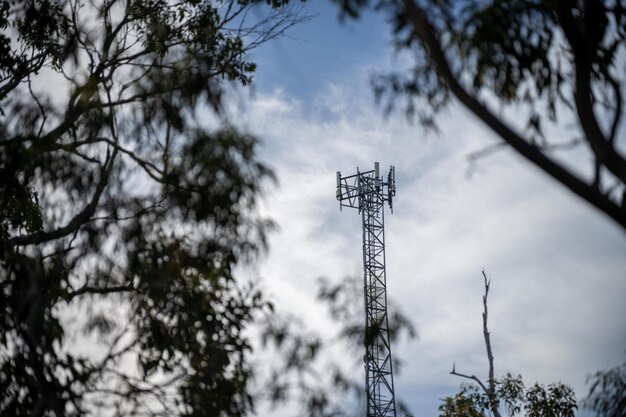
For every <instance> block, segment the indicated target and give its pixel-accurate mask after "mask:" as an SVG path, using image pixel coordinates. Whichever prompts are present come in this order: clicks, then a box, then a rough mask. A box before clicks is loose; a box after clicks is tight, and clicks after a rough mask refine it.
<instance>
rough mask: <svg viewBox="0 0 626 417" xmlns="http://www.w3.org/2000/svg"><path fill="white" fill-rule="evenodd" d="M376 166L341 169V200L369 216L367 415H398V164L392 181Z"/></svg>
mask: <svg viewBox="0 0 626 417" xmlns="http://www.w3.org/2000/svg"><path fill="white" fill-rule="evenodd" d="M374 167H375V168H374V170H373V171H365V172H360V171H359V169H358V168H357V173H356V174H354V175H350V176H347V177H342V176H341V172H337V200H339V203H340V208H343V207H351V208H356V209H358V210H359V213H360V214H361V218H362V222H363V271H364V273H363V284H364V285H363V288H364V293H365V356H364V358H363V359H364V362H365V391H366V396H367V414H366V416H367V417H395V416H396V404H395V397H394V389H393V366H392V363H391V346H390V342H389V325H388V318H387V279H386V272H385V213H384V205H385V202H387V203H388V204H389V207H390V208H391V210H392V212H393V206H392V198H393V196H394V195H395V193H396V185H395V169H394V167H393V166H392V167H391V168H390V170H389V174H388V176H387V181H384V180H383V178H382V177H381V176H380V175H379V165H378V162H376V163H375V164H374Z"/></svg>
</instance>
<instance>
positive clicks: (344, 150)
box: [233, 2, 626, 417]
mask: <svg viewBox="0 0 626 417" xmlns="http://www.w3.org/2000/svg"><path fill="white" fill-rule="evenodd" d="M305 12H306V13H311V14H315V16H314V17H313V18H312V19H311V20H310V21H309V22H307V23H305V24H301V25H299V26H297V27H295V28H293V29H292V30H291V31H290V32H289V36H288V37H283V38H281V39H279V40H277V41H273V42H271V43H268V44H266V45H264V46H263V47H261V48H259V49H258V50H256V51H254V54H253V58H254V60H256V62H257V63H258V70H257V73H256V75H255V81H254V85H253V88H252V91H251V93H250V94H248V95H246V97H244V98H240V102H239V103H237V105H236V106H235V107H236V109H235V110H233V113H234V114H235V116H234V119H235V120H237V123H239V124H240V125H241V126H243V127H245V128H247V129H249V130H250V131H252V132H254V133H255V134H257V135H258V136H259V137H260V138H262V146H261V152H260V157H261V159H262V160H263V161H265V162H266V163H267V164H268V165H269V166H270V167H272V169H273V170H274V172H275V174H276V175H277V177H278V182H279V184H278V186H277V187H273V188H270V190H269V191H268V193H267V194H266V196H265V199H264V203H263V212H264V213H265V214H267V215H268V216H270V217H272V218H273V219H274V220H275V221H276V222H277V224H278V226H279V229H278V231H276V232H275V233H273V234H272V236H271V238H270V251H269V253H268V254H267V256H266V257H265V258H264V259H263V260H262V261H260V262H259V263H258V264H257V265H256V266H255V267H254V273H255V274H258V275H260V276H261V277H263V286H264V288H265V290H266V292H267V293H268V294H269V295H270V297H271V298H272V299H273V300H275V301H276V305H278V306H280V308H281V309H283V311H290V312H294V313H295V314H298V315H299V316H300V317H302V318H303V320H304V322H305V323H306V324H307V326H310V327H311V328H313V329H316V330H318V331H320V332H324V331H327V329H328V328H332V324H329V320H330V318H329V317H328V316H327V315H326V314H325V312H324V311H325V310H324V308H323V307H322V306H321V305H320V304H319V303H318V302H317V301H316V300H315V294H316V293H317V278H318V277H320V276H324V277H327V278H328V279H330V280H332V281H337V280H339V279H341V278H343V277H344V276H361V275H362V264H361V262H362V257H361V256H362V255H361V222H360V218H359V215H358V214H357V212H355V211H350V210H346V209H344V210H343V211H341V212H340V211H339V205H338V202H337V201H336V200H335V181H336V180H335V172H336V171H338V170H340V171H341V172H342V173H344V175H349V174H352V173H354V172H356V169H357V167H358V168H360V169H361V170H369V169H373V166H374V162H380V164H381V171H382V172H386V169H388V166H389V165H395V166H396V176H397V195H396V198H395V201H394V213H393V214H391V215H389V213H388V212H387V216H386V225H385V227H386V230H385V233H386V250H387V252H386V261H387V281H388V296H389V297H390V298H391V299H393V300H394V301H395V304H396V305H397V306H398V308H400V309H401V310H402V311H404V313H405V314H407V315H408V316H409V317H410V318H411V319H412V320H413V322H414V324H415V326H416V328H417V332H418V333H419V337H418V338H416V339H413V340H401V341H400V342H399V343H397V344H396V345H394V346H393V347H392V350H393V354H394V355H395V356H397V357H399V358H401V359H402V360H403V367H402V372H401V373H399V374H396V375H395V388H396V395H397V397H399V398H402V399H403V400H404V401H405V402H406V403H407V404H408V405H409V408H410V410H411V411H412V413H413V414H414V415H415V416H420V417H435V416H437V407H438V406H439V404H440V399H441V398H443V397H445V396H448V395H453V394H455V393H456V392H457V390H458V386H459V383H460V382H462V381H461V380H460V379H459V378H458V377H455V376H452V375H450V374H449V372H450V370H451V368H452V364H453V363H455V365H456V369H457V371H459V372H463V373H465V374H476V375H477V376H479V377H483V378H484V377H485V376H486V374H487V359H486V355H485V352H484V342H483V338H482V317H481V313H482V298H481V297H482V295H483V281H482V275H481V271H482V270H483V269H484V270H485V272H486V273H487V275H488V276H489V278H490V279H491V282H492V284H491V292H490V298H489V326H490V331H491V337H492V345H493V350H494V356H495V367H496V375H503V374H504V373H506V372H510V373H512V374H514V375H518V374H521V375H522V376H523V377H524V381H525V383H526V385H527V386H529V385H531V384H533V383H534V382H537V381H538V382H541V383H544V384H548V383H551V382H558V381H561V382H564V383H567V384H570V385H572V386H573V387H574V389H575V391H576V393H577V397H578V398H582V397H584V396H585V395H586V393H587V392H588V386H587V385H586V379H587V377H588V376H589V375H590V374H591V373H593V372H595V371H596V370H599V369H606V368H609V367H612V366H615V365H617V364H619V363H622V362H623V361H624V359H625V358H626V323H625V320H624V317H626V303H625V302H624V299H625V298H626V297H625V296H626V256H624V254H626V233H624V231H621V230H619V228H618V227H617V226H616V225H615V224H613V223H612V222H611V220H609V219H608V218H606V217H605V216H604V215H602V214H601V213H599V212H598V211H597V210H595V209H594V208H592V207H591V206H589V205H588V204H586V203H584V202H583V201H581V200H580V199H578V198H577V197H576V196H574V195H573V194H572V193H570V192H569V191H567V190H565V189H564V188H563V187H561V186H560V185H559V184H558V183H556V182H555V181H554V180H552V179H551V178H549V177H548V176H547V175H545V174H543V173H542V172H540V171H539V170H538V169H536V168H534V167H533V166H531V165H530V164H529V163H528V162H526V161H525V160H523V159H522V158H521V157H520V156H518V155H516V154H515V153H513V152H511V151H510V150H508V149H505V148H503V149H502V150H501V151H499V152H496V153H494V154H492V155H490V156H489V157H487V158H484V159H482V160H480V161H479V162H478V163H476V164H472V163H471V162H470V161H469V156H470V155H471V154H472V153H473V152H476V151H480V150H481V149H485V147H488V146H489V145H492V144H494V143H497V142H498V138H497V137H496V136H495V135H494V134H492V133H491V132H490V131H489V130H488V129H487V128H486V127H485V126H483V125H482V124H481V123H480V121H478V120H477V119H476V118H475V117H473V116H472V115H471V114H469V113H468V112H467V111H465V110H464V109H463V108H461V107H460V106H458V105H453V106H451V108H450V109H448V110H447V111H446V112H445V114H444V115H443V116H442V117H441V118H440V132H439V133H437V134H435V133H432V132H425V131H424V130H423V129H422V128H421V127H420V126H419V125H418V124H417V123H416V122H411V121H409V120H407V119H406V118H405V117H404V115H402V114H392V115H391V116H390V117H384V116H383V112H382V110H381V108H380V107H379V106H378V105H376V103H375V101H374V97H373V94H372V91H371V88H370V84H369V79H370V76H371V75H372V74H374V73H375V72H376V71H381V72H384V71H385V70H390V69H394V68H397V67H401V66H402V60H401V59H400V58H398V57H396V56H395V55H394V53H393V50H392V48H391V47H390V42H389V39H390V38H389V33H388V25H387V24H386V22H385V21H384V19H383V18H382V16H378V15H375V14H369V15H366V16H365V17H364V19H363V20H362V21H360V22H357V23H354V22H350V23H348V24H344V25H341V24H339V22H338V20H337V12H336V10H335V9H334V8H333V7H332V6H331V5H329V4H327V3H326V2H314V3H313V2H308V3H306V6H305ZM550 134H551V135H554V136H558V137H562V138H567V137H568V135H570V134H571V132H569V131H568V130H567V128H566V127H563V128H557V129H555V130H553V131H552V132H550ZM574 158H579V159H580V161H581V163H585V162H586V161H584V157H582V156H576V155H575V156H574ZM575 160H576V159H575ZM358 359H359V360H360V358H358ZM355 363H359V362H358V360H356V361H355ZM357 371H358V369H357ZM264 412H267V415H273V416H284V415H290V414H288V412H287V411H286V410H281V409H276V410H264Z"/></svg>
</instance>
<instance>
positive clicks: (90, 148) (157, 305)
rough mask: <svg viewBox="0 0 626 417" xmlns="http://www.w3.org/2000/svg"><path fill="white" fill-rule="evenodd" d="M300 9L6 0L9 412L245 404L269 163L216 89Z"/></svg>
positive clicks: (246, 77) (193, 410) (2, 221)
mask: <svg viewBox="0 0 626 417" xmlns="http://www.w3.org/2000/svg"><path fill="white" fill-rule="evenodd" d="M253 8H254V9H255V10H257V11H258V12H259V13H257V14H255V16H257V17H256V18H254V19H252V20H246V19H245V17H246V16H247V15H248V14H249V13H250V11H251V10H252V9H253ZM297 13H298V9H297V8H294V7H293V6H290V5H289V4H288V2H287V1H272V2H265V1H256V0H250V1H235V0H232V1H227V0H224V1H208V0H206V1H198V0H183V1H179V2H170V1H167V0H120V1H113V0H103V1H95V2H82V1H79V0H68V1H55V0H29V1H24V2H15V1H11V0H1V1H0V29H1V32H0V102H1V105H0V106H1V109H2V110H1V111H0V178H2V182H1V183H0V216H1V217H0V289H1V290H0V308H1V309H2V314H0V392H2V396H1V397H0V414H2V415H11V416H26V415H29V416H40V415H57V416H61V415H87V414H98V415H214V416H219V415H229V416H238V415H243V414H246V413H248V412H249V411H250V410H251V409H252V407H253V405H254V398H253V396H252V395H251V394H250V392H249V381H250V379H251V377H252V376H253V370H252V369H251V367H250V364H249V363H248V361H247V359H246V358H247V355H248V354H249V352H250V349H251V347H250V342H249V340H248V337H247V336H246V335H245V334H244V330H245V329H246V327H247V325H248V324H249V323H250V322H251V321H252V320H253V319H254V318H255V317H256V316H257V315H259V314H264V312H267V311H268V310H267V303H266V301H265V300H264V299H263V297H262V295H261V293H260V292H259V290H258V289H257V288H255V287H254V286H252V285H244V284H242V283H240V282H238V281H236V280H235V279H234V277H233V267H234V266H235V265H237V264H239V263H241V262H245V261H248V260H252V259H253V258H254V257H255V256H256V255H257V254H259V253H260V252H262V251H263V250H264V248H265V235H266V233H267V231H268V230H269V229H270V228H271V222H269V221H268V220H266V219H263V218H260V217H259V216H258V215H256V214H255V207H256V202H257V199H258V196H259V195H260V193H261V191H262V189H263V186H264V185H263V184H266V183H267V182H268V181H269V180H271V179H272V174H271V172H270V171H269V170H268V169H267V168H266V167H265V166H264V165H263V164H261V163H259V162H258V161H257V159H256V143H257V140H256V138H255V137H254V136H252V135H250V134H247V133H245V132H240V131H238V130H236V129H235V128H233V127H231V126H229V125H228V124H227V123H225V121H224V119H223V118H221V116H220V114H221V112H222V104H223V99H222V92H223V90H224V88H225V85H226V83H229V82H236V83H238V84H240V85H247V84H248V83H249V82H250V81H251V77H252V75H253V72H254V69H255V66H254V63H252V62H250V61H249V60H248V59H247V52H248V51H249V50H250V49H251V48H253V47H255V46H256V45H258V44H259V43H262V42H265V41H267V40H269V39H271V38H273V37H275V36H278V35H280V34H281V33H283V31H284V30H285V29H286V28H288V27H289V26H291V25H293V24H295V23H297V22H298V21H299V20H300V19H301V17H300V16H299V15H298V14H297ZM211 120H214V121H213V122H212V121H211Z"/></svg>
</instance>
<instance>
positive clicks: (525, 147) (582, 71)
mask: <svg viewBox="0 0 626 417" xmlns="http://www.w3.org/2000/svg"><path fill="white" fill-rule="evenodd" d="M335 2H336V3H338V4H339V5H340V7H341V10H342V13H343V15H344V16H349V17H354V18H357V17H358V16H359V15H360V13H362V12H363V10H364V9H366V8H367V7H370V6H373V7H375V8H376V9H377V10H380V11H382V12H384V13H386V14H387V15H388V16H389V21H390V22H392V31H393V36H394V41H395V45H396V47H397V49H398V50H399V51H401V52H407V54H408V55H409V56H410V57H411V58H413V64H412V65H411V68H410V69H409V70H408V71H404V72H398V73H394V74H390V75H385V76H379V77H376V78H375V79H374V90H375V92H376V94H377V96H378V97H379V99H381V100H383V101H384V102H386V108H387V110H391V109H392V108H393V107H395V106H397V105H398V102H402V101H403V102H404V103H405V104H406V109H407V112H408V114H409V115H414V116H416V117H417V118H418V120H419V121H420V122H421V123H422V124H423V125H425V126H427V127H435V126H436V120H437V116H438V115H439V114H440V112H441V111H442V110H444V109H446V108H448V107H449V105H450V103H451V102H452V100H451V99H452V98H453V97H454V98H456V100H457V101H458V102H459V103H461V104H462V105H463V106H464V107H465V108H466V109H468V110H470V111H471V112H472V113H473V114H474V115H476V116H477V117H478V119H480V120H481V121H482V122H483V123H485V124H486V125H487V126H488V127H489V128H490V129H491V130H492V131H493V132H494V133H495V134H496V135H498V136H499V137H500V138H501V139H502V142H501V143H500V144H498V145H497V146H496V147H494V148H489V149H487V150H486V151H485V152H481V153H477V154H476V156H482V155H484V154H488V153H490V152H491V151H492V150H494V149H499V148H501V147H502V146H501V145H506V146H507V147H511V148H512V149H513V150H515V151H516V152H517V153H519V154H521V155H522V156H523V157H524V158H526V159H527V160H528V161H529V162H531V163H532V164H534V165H535V166H536V167H538V168H539V169H541V170H543V171H544V172H545V173H546V174H548V175H549V176H551V177H552V178H554V179H555V180H556V181H558V182H559V183H560V184H561V185H562V186H564V187H565V188H567V189H569V190H570V191H572V192H573V193H575V194H576V195H578V196H579V197H580V198H582V199H583V200H585V201H587V202H588V203H590V204H592V205H593V206H595V207H596V208H597V209H598V210H600V211H601V212H603V213H604V214H606V215H608V216H609V217H610V218H611V219H613V220H614V221H615V222H616V223H617V224H619V225H620V226H621V227H622V228H623V229H626V158H625V156H624V154H623V146H624V139H625V135H624V126H623V123H622V121H623V117H624V111H623V101H624V81H625V78H624V74H625V71H624V64H623V63H624V57H625V56H626V55H625V54H626V29H625V28H626V6H625V5H624V2H623V1H613V0H585V1H582V0H581V1H553V0H524V1H512V0H510V1H508V0H506V1H501V0H497V1H496V0H490V1H452V0H402V1H391V0H377V1H369V0H335ZM556 125H560V126H568V131H567V135H568V136H569V138H566V139H565V140H563V139H557V138H554V137H550V136H551V135H550V128H551V127H554V126H556ZM581 155H583V156H582V157H581ZM581 160H582V161H584V162H583V163H585V162H587V161H589V163H588V165H586V166H585V167H584V169H581Z"/></svg>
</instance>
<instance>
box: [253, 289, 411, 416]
mask: <svg viewBox="0 0 626 417" xmlns="http://www.w3.org/2000/svg"><path fill="white" fill-rule="evenodd" d="M362 285H363V284H362V282H361V281H360V280H359V279H357V278H354V277H347V278H344V279H343V280H340V281H339V282H331V281H329V280H327V279H320V280H319V289H318V294H317V299H318V301H320V302H321V303H322V304H324V305H325V306H326V307H327V308H328V312H329V314H330V317H331V319H332V322H333V323H335V324H336V326H333V327H331V328H327V329H326V330H325V332H326V333H328V334H331V336H330V337H328V336H326V337H321V336H320V335H319V334H316V333H315V332H313V331H311V329H308V328H307V326H306V323H304V322H303V321H302V320H301V319H298V318H295V317H282V318H281V319H280V320H272V321H271V322H270V323H268V325H267V326H265V327H264V332H263V335H262V338H261V341H262V344H263V346H264V347H266V348H270V349H272V350H273V351H277V352H280V354H278V355H273V357H272V359H273V361H274V363H273V365H272V370H271V372H270V377H269V378H268V383H267V385H266V386H265V391H266V397H267V398H268V399H269V401H270V403H271V404H272V405H273V406H278V405H280V404H283V403H284V402H285V401H286V400H289V399H292V400H295V401H296V402H297V403H298V404H301V405H303V406H304V410H305V411H304V412H305V413H306V414H307V415H309V416H311V417H323V416H333V417H341V416H345V417H352V416H358V415H363V413H365V395H364V390H363V382H362V378H363V371H362V366H363V361H362V357H363V353H364V344H365V326H364V317H363V286H362ZM389 311H390V316H389V328H390V338H391V340H392V341H394V342H395V341H397V340H399V339H401V338H403V337H406V338H409V339H411V338H414V337H415V336H416V333H415V329H414V327H413V325H412V323H411V321H410V320H409V318H408V317H407V316H406V315H405V314H404V313H403V312H402V311H401V310H400V309H399V308H397V307H396V306H395V305H394V303H393V300H390V302H389ZM277 359H278V360H277ZM393 360H394V370H395V371H396V372H397V371H398V369H399V368H400V367H399V366H398V365H400V362H399V360H398V355H395V356H394V358H393ZM357 375H358V377H357ZM356 378H358V379H356ZM294 393H295V394H296V395H294ZM397 406H398V408H399V409H400V410H406V406H405V404H403V403H402V402H401V401H399V403H398V404H397Z"/></svg>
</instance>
